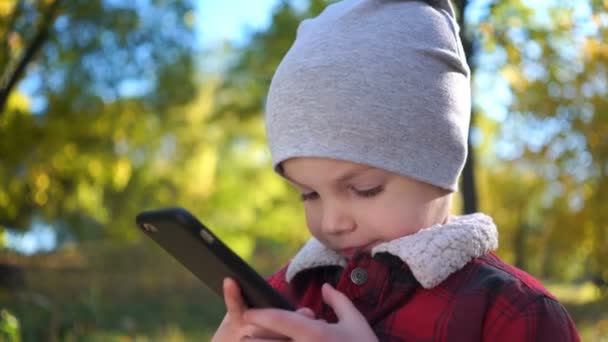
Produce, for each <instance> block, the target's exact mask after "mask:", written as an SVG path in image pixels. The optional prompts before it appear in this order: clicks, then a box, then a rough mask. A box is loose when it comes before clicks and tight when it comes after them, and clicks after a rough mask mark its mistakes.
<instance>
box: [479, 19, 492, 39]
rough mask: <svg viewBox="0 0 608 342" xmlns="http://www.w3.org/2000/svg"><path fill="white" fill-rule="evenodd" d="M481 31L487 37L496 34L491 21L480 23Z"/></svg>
mask: <svg viewBox="0 0 608 342" xmlns="http://www.w3.org/2000/svg"><path fill="white" fill-rule="evenodd" d="M479 32H481V33H482V34H483V35H484V36H486V37H491V36H493V35H494V32H495V29H494V25H492V23H489V22H483V23H481V24H479Z"/></svg>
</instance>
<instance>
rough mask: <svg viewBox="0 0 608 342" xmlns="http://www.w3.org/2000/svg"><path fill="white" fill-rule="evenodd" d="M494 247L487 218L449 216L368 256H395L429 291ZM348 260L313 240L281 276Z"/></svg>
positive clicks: (494, 237)
mask: <svg viewBox="0 0 608 342" xmlns="http://www.w3.org/2000/svg"><path fill="white" fill-rule="evenodd" d="M497 247H498V232H497V230H496V225H495V224H494V222H493V221H492V218H490V217H489V216H487V215H484V214H481V213H476V214H471V215H464V216H452V217H451V218H450V220H449V221H448V222H447V223H445V224H438V225H434V226H431V227H428V228H424V229H421V230H420V231H418V232H416V233H414V234H412V235H407V236H404V237H401V238H398V239H395V240H392V241H388V242H384V243H381V244H379V245H377V246H375V247H374V248H373V249H372V251H371V253H372V256H373V255H375V254H377V253H381V252H387V253H389V254H392V255H394V256H397V257H399V258H400V259H401V260H402V261H403V262H404V263H406V264H407V265H408V267H409V268H410V269H411V271H412V274H413V275H414V277H415V278H416V280H418V282H419V283H420V284H421V285H422V286H423V287H424V288H427V289H429V288H433V287H435V286H437V285H438V284H439V283H441V282H442V281H444V280H445V279H446V278H447V277H448V276H449V275H450V274H452V273H454V272H456V271H458V270H460V269H461V268H462V267H464V265H466V264H467V263H468V262H469V261H471V260H472V259H473V258H477V257H480V256H482V255H484V254H486V253H488V252H490V251H492V250H495V249H496V248H497ZM347 262H348V260H347V259H346V258H345V257H343V256H341V255H340V254H338V253H337V252H336V251H334V250H332V249H329V248H327V247H326V246H325V245H323V244H322V243H321V242H319V241H318V240H316V239H315V238H312V239H310V240H309V241H308V242H307V243H306V244H305V245H304V247H302V249H301V250H300V251H299V252H298V253H297V254H296V256H295V257H294V258H293V260H292V261H291V263H290V264H289V266H288V268H287V273H286V274H285V277H286V278H287V281H288V282H289V281H291V280H292V279H293V278H294V277H295V276H296V274H298V273H299V272H301V271H304V270H307V269H311V268H315V267H321V266H342V267H344V266H345V265H346V264H347Z"/></svg>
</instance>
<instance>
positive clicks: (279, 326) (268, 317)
mask: <svg viewBox="0 0 608 342" xmlns="http://www.w3.org/2000/svg"><path fill="white" fill-rule="evenodd" d="M244 319H245V321H246V322H247V323H249V324H253V325H256V326H258V327H260V328H263V329H267V330H270V331H272V332H274V333H277V334H279V335H283V336H285V337H291V338H292V339H296V338H297V337H298V336H303V335H308V334H310V333H313V334H314V333H315V332H318V330H319V329H320V328H321V326H320V325H321V323H320V322H319V321H316V320H314V319H310V318H309V317H307V316H305V315H303V314H301V313H298V312H294V311H286V310H280V309H250V310H247V311H246V312H245V315H244Z"/></svg>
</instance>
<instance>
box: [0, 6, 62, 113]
mask: <svg viewBox="0 0 608 342" xmlns="http://www.w3.org/2000/svg"><path fill="white" fill-rule="evenodd" d="M59 1H60V0H55V1H54V2H53V3H52V4H51V5H50V6H49V8H48V10H47V11H46V13H45V15H44V17H43V19H42V22H41V24H40V30H39V31H38V32H37V33H36V36H34V39H33V40H32V43H31V44H30V45H29V46H28V47H27V49H26V50H25V52H24V53H23V55H22V56H21V59H20V61H19V63H18V64H17V67H16V68H15V70H13V72H12V74H10V76H9V78H8V81H7V82H6V84H2V86H1V88H0V115H2V114H3V113H4V109H5V106H6V102H7V100H8V96H9V95H10V93H11V91H12V90H13V88H14V87H15V85H16V84H17V82H18V81H19V80H20V79H21V77H22V76H23V73H24V71H25V68H26V67H27V65H28V64H29V63H30V62H31V61H32V60H33V59H34V56H35V55H36V53H37V52H38V50H40V48H41V47H42V45H43V44H44V42H45V41H46V40H47V38H48V35H49V30H50V27H51V24H52V23H53V20H54V19H55V14H56V12H57V9H58V7H59Z"/></svg>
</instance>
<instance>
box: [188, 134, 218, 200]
mask: <svg viewBox="0 0 608 342" xmlns="http://www.w3.org/2000/svg"><path fill="white" fill-rule="evenodd" d="M217 161H218V155H217V151H216V149H215V148H214V147H212V146H204V147H203V148H202V149H201V151H200V152H199V153H198V154H197V155H195V156H192V157H191V158H190V160H189V161H188V164H187V166H186V170H185V171H186V172H185V175H184V176H185V177H183V179H184V180H185V181H186V182H187V184H185V185H184V186H185V188H184V190H185V191H187V192H188V194H189V195H192V196H194V197H202V198H206V197H208V196H209V195H211V193H212V192H213V189H214V184H215V170H216V167H217Z"/></svg>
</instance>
